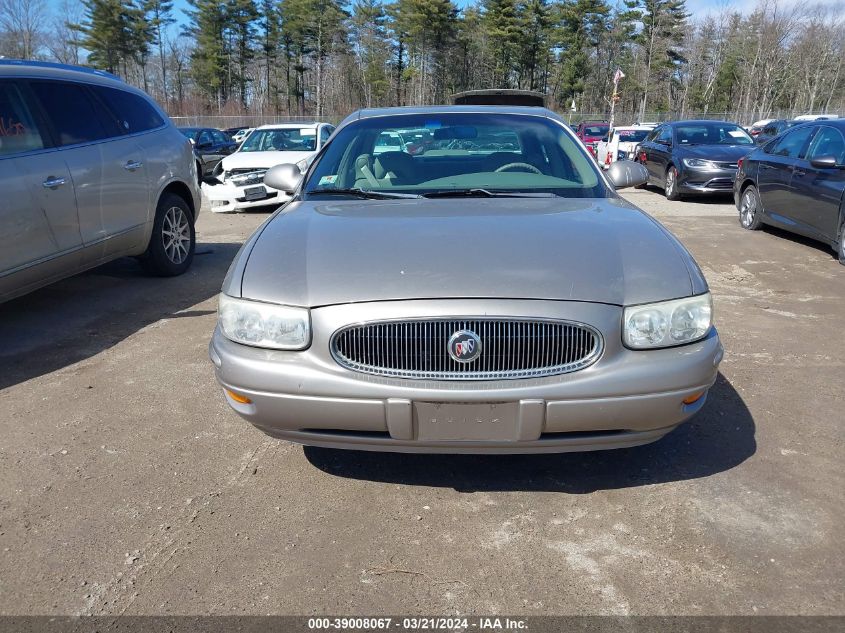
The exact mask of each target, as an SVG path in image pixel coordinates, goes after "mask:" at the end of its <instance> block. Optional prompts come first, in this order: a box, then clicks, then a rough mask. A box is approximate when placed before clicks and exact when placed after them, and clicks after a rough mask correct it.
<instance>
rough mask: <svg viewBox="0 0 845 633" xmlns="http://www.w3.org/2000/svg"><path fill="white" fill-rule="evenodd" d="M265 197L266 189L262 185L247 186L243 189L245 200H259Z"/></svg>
mask: <svg viewBox="0 0 845 633" xmlns="http://www.w3.org/2000/svg"><path fill="white" fill-rule="evenodd" d="M266 197H267V189H266V187H264V185H259V186H258V187H247V188H246V189H244V198H245V199H246V200H248V201H249V200H261V199H263V198H266Z"/></svg>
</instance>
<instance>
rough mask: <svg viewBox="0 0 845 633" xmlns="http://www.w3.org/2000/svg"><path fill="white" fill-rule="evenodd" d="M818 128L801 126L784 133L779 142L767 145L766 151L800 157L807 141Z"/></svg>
mask: <svg viewBox="0 0 845 633" xmlns="http://www.w3.org/2000/svg"><path fill="white" fill-rule="evenodd" d="M815 131H816V128H815V127H813V126H810V125H805V126H801V127H800V128H798V129H797V130H792V131H791V132H787V133H786V134H784V135H783V136H782V137H781V138H780V140H778V141H777V142H775V143H773V144H771V145H767V146H766V153H767V154H772V155H774V156H787V157H789V158H798V157H800V156H802V155H803V154H802V153H801V150H802V149H804V147H805V146H806V145H807V141H809V140H810V137H811V136H812V135H813V132H815Z"/></svg>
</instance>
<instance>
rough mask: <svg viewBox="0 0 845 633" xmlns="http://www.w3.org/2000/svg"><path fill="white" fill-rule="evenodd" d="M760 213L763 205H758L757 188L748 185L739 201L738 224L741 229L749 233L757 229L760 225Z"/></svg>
mask: <svg viewBox="0 0 845 633" xmlns="http://www.w3.org/2000/svg"><path fill="white" fill-rule="evenodd" d="M762 211H763V205H762V204H760V194H759V193H757V187H755V186H754V185H748V187H746V188H745V191H743V192H742V197H741V198H740V199H739V223H740V225H741V226H742V228H744V229H748V230H749V231H756V230H757V229H759V228H760V224H762V222H761V220H760V213H761V212H762Z"/></svg>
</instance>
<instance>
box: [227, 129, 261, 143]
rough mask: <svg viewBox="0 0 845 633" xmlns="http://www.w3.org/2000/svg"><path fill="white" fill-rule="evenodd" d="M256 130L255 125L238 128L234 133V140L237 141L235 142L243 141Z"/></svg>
mask: <svg viewBox="0 0 845 633" xmlns="http://www.w3.org/2000/svg"><path fill="white" fill-rule="evenodd" d="M254 131H255V128H254V127H245V128H244V129H242V130H238V131H237V132H235V133H234V134H232V140H233V141H235V143H243V142H244V139H245V138H246V137H247V136H249V135H250V134H252V132H254Z"/></svg>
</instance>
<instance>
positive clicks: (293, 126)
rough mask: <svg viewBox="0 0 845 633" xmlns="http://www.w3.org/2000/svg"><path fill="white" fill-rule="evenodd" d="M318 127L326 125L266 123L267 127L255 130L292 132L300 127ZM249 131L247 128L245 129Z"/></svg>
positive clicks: (314, 123)
mask: <svg viewBox="0 0 845 633" xmlns="http://www.w3.org/2000/svg"><path fill="white" fill-rule="evenodd" d="M318 125H327V124H326V123H321V122H317V121H310V122H307V123H296V122H288V123H268V124H267V125H262V126H260V127H257V128H255V129H256V130H292V129H298V128H301V127H317V126H318ZM247 129H249V128H247Z"/></svg>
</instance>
